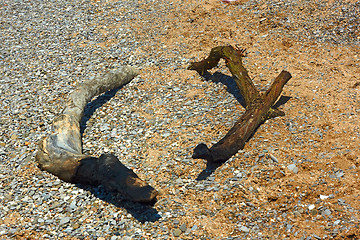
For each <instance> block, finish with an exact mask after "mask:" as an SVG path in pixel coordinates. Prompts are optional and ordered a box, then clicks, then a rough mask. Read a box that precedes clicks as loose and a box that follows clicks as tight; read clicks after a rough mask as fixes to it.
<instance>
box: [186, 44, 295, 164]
mask: <svg viewBox="0 0 360 240" xmlns="http://www.w3.org/2000/svg"><path fill="white" fill-rule="evenodd" d="M244 52H245V51H244V50H243V49H239V48H233V47H232V46H220V47H215V48H213V49H212V50H211V52H210V55H209V57H208V58H206V59H204V60H202V61H200V62H195V63H192V64H191V65H190V67H189V69H190V70H196V71H197V72H198V73H199V74H200V75H203V74H204V73H205V72H206V71H207V70H209V69H211V68H213V67H215V66H216V65H217V64H218V62H219V61H220V59H221V58H223V59H224V60H225V64H226V66H227V67H228V68H229V70H230V72H231V73H232V75H233V78H234V79H235V82H236V84H237V86H238V87H239V90H240V92H241V94H242V96H243V98H244V100H245V104H246V111H245V113H244V114H243V115H242V116H241V117H240V119H239V120H238V121H237V122H236V123H235V125H234V126H233V127H232V128H231V129H230V130H229V132H228V133H227V134H226V135H225V137H224V138H222V139H221V140H220V141H219V142H218V143H216V144H214V145H213V146H212V147H211V148H210V149H209V148H208V147H207V146H206V145H205V144H203V143H201V144H199V145H198V146H197V147H196V148H195V149H194V153H193V158H201V159H206V160H208V161H210V162H225V161H226V160H228V159H229V158H230V157H231V156H233V155H234V154H236V153H237V152H238V151H239V150H240V149H243V148H244V146H245V143H246V141H247V140H248V139H249V138H250V137H251V135H252V134H253V133H254V131H255V130H256V129H257V127H258V126H259V125H260V124H262V123H263V122H264V121H266V120H267V119H270V118H273V117H277V116H283V115H285V114H284V112H282V111H280V110H278V109H275V108H272V107H273V105H274V104H275V102H276V100H277V99H278V98H279V96H280V94H281V91H282V89H283V87H284V85H285V84H286V83H287V82H288V81H289V80H290V78H291V75H290V73H288V72H286V71H282V72H281V73H280V74H279V75H278V76H277V77H276V79H275V80H274V82H273V83H272V85H271V87H270V88H269V89H268V90H267V91H266V92H265V93H264V94H261V93H260V92H259V91H258V90H257V89H256V88H255V85H254V83H253V82H252V81H251V79H250V77H249V75H248V72H247V70H246V69H245V67H244V66H243V64H242V58H243V57H244V56H245V54H244Z"/></svg>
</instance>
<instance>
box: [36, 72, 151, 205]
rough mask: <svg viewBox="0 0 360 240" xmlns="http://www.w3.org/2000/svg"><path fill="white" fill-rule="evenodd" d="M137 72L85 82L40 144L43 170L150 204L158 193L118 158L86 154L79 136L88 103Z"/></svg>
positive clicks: (63, 178)
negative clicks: (99, 186) (100, 186)
mask: <svg viewBox="0 0 360 240" xmlns="http://www.w3.org/2000/svg"><path fill="white" fill-rule="evenodd" d="M136 75H137V72H136V70H135V69H134V68H132V67H127V66H126V67H122V68H121V69H119V71H118V72H116V73H109V74H107V75H105V76H103V77H97V78H95V79H93V80H91V81H87V82H85V83H84V84H83V85H82V86H80V87H78V88H77V89H76V90H75V91H74V92H72V93H71V94H70V96H69V100H68V102H67V106H66V107H65V109H64V110H63V112H62V113H61V114H60V115H59V116H58V117H56V118H55V119H54V121H53V124H52V132H51V134H50V135H48V136H46V137H44V138H43V139H42V140H41V141H40V142H39V149H38V152H37V154H36V160H37V163H38V166H39V168H40V169H42V170H45V171H48V172H50V173H52V174H54V175H55V176H57V177H59V178H60V179H62V180H64V181H66V182H70V183H81V184H90V185H100V184H101V185H103V186H104V187H105V189H107V190H109V191H116V192H119V193H121V194H122V195H124V197H125V198H128V199H130V200H133V201H138V202H150V201H152V200H153V199H154V198H155V197H156V195H157V191H156V190H155V189H154V188H152V187H151V186H149V185H148V184H147V183H146V182H145V181H143V180H141V179H140V178H139V177H138V176H137V175H136V174H135V173H134V172H133V171H132V170H131V169H128V168H127V167H126V166H124V165H123V164H122V163H121V162H120V161H119V160H118V158H117V157H116V156H114V155H111V154H106V155H101V156H100V157H99V158H96V157H91V156H87V155H84V154H83V153H82V142H81V134H80V121H81V118H82V116H83V114H84V109H85V106H86V104H87V103H88V102H89V101H90V100H91V99H92V98H93V97H95V96H97V95H99V94H101V93H104V92H106V91H109V90H111V89H116V88H119V87H121V86H123V85H125V84H127V83H128V82H130V81H131V80H132V79H133V78H134V77H135V76H136Z"/></svg>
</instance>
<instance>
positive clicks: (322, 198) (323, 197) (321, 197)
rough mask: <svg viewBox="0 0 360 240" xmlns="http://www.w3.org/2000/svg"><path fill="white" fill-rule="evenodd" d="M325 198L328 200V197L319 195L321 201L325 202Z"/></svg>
mask: <svg viewBox="0 0 360 240" xmlns="http://www.w3.org/2000/svg"><path fill="white" fill-rule="evenodd" d="M327 198H329V196H326V195H320V199H321V200H325V199H327Z"/></svg>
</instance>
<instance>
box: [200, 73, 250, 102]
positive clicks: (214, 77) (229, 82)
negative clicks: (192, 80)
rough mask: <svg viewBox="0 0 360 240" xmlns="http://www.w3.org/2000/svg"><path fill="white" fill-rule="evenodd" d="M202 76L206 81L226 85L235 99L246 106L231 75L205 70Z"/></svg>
mask: <svg viewBox="0 0 360 240" xmlns="http://www.w3.org/2000/svg"><path fill="white" fill-rule="evenodd" d="M203 77H204V78H205V79H206V80H207V81H212V82H215V83H218V82H220V83H222V84H224V85H225V86H226V87H227V91H228V92H229V93H230V94H231V95H233V96H234V97H235V98H236V100H237V101H238V102H239V103H240V104H241V106H243V107H244V108H245V107H246V104H245V100H244V98H243V96H242V95H241V93H240V90H239V88H238V87H237V85H236V82H235V81H234V79H233V78H232V77H231V76H228V75H225V74H223V73H221V72H215V73H213V74H211V73H209V72H208V71H206V72H205V73H204V75H203Z"/></svg>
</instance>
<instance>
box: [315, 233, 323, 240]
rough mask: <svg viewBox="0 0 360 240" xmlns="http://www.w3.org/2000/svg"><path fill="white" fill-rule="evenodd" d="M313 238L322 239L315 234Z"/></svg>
mask: <svg viewBox="0 0 360 240" xmlns="http://www.w3.org/2000/svg"><path fill="white" fill-rule="evenodd" d="M313 236H314V238H316V239H322V238H321V237H319V236H318V235H316V234H313Z"/></svg>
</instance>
